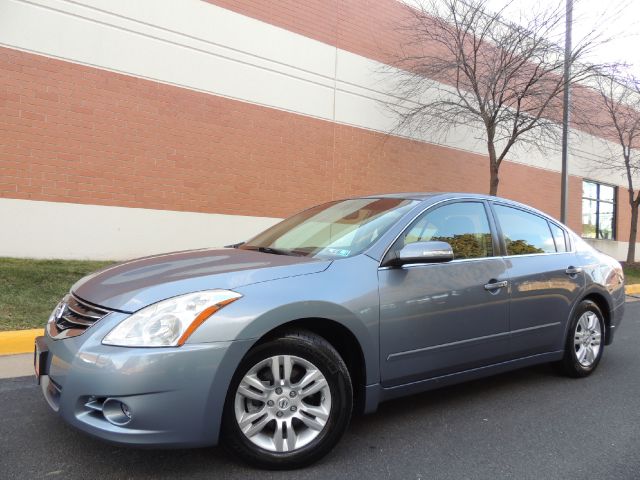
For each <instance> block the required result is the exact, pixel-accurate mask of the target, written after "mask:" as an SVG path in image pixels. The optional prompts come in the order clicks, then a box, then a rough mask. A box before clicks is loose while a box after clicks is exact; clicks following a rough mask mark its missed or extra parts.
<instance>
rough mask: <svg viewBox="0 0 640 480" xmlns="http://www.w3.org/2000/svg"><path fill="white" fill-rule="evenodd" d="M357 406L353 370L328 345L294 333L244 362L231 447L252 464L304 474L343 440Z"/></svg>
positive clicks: (230, 414) (228, 436)
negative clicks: (305, 469) (351, 374)
mask: <svg viewBox="0 0 640 480" xmlns="http://www.w3.org/2000/svg"><path fill="white" fill-rule="evenodd" d="M352 407H353V393H352V386H351V380H350V377H349V371H348V370H347V367H346V365H345V363H344V361H343V360H342V358H341V357H340V355H339V354H338V352H337V351H336V350H335V349H334V348H333V347H332V346H331V344H329V343H328V342H327V341H326V340H325V339H324V338H322V337H320V336H318V335H315V334H313V333H310V332H299V331H295V332H289V333H286V334H284V335H283V336H281V337H279V338H276V339H274V340H271V341H269V342H267V343H263V344H261V345H258V346H257V347H255V348H254V349H253V350H251V351H250V352H249V354H248V355H247V357H246V358H245V359H244V360H243V361H242V363H241V364H240V366H239V367H238V370H237V371H236V374H235V375H234V378H233V380H232V382H231V386H230V388H229V393H228V394H227V400H226V404H225V411H224V420H223V429H224V430H223V433H224V437H225V444H226V445H228V446H229V447H230V448H231V449H232V450H233V451H234V452H235V453H237V454H238V455H240V457H242V458H243V459H244V460H247V461H249V462H250V463H252V464H254V465H256V466H259V467H262V468H272V469H291V468H299V467H303V466H305V465H308V464H310V463H313V462H315V461H316V460H318V459H320V458H321V457H323V456H324V455H326V454H327V453H328V452H329V451H330V450H331V449H332V448H333V446H335V444H336V443H337V442H338V440H339V439H340V438H341V437H342V434H343V433H344V431H345V429H346V428H347V425H348V423H349V420H350V418H351V410H352Z"/></svg>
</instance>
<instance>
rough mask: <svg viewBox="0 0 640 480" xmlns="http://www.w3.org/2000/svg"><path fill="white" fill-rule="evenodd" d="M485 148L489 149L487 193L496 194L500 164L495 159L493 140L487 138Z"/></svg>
mask: <svg viewBox="0 0 640 480" xmlns="http://www.w3.org/2000/svg"><path fill="white" fill-rule="evenodd" d="M487 148H488V150H489V195H498V184H499V183H500V178H499V176H498V171H499V168H500V165H499V164H498V161H497V159H496V147H495V145H494V144H493V141H491V140H489V141H488V142H487Z"/></svg>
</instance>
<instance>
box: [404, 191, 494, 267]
mask: <svg viewBox="0 0 640 480" xmlns="http://www.w3.org/2000/svg"><path fill="white" fill-rule="evenodd" d="M398 240H399V243H398V244H396V245H395V246H394V247H395V250H396V251H399V250H401V249H402V247H404V246H405V245H407V244H409V243H413V242H428V241H436V240H437V241H442V242H447V243H448V244H449V245H451V248H452V249H453V256H454V258H456V259H460V258H482V257H491V256H493V243H492V238H491V229H490V227H489V221H488V220H487V213H486V211H485V208H484V205H483V204H482V203H480V202H460V203H450V204H447V205H443V206H442V207H437V208H435V209H433V210H429V211H428V212H426V213H423V214H422V215H421V216H420V217H418V218H417V219H416V220H415V221H414V222H413V223H412V224H411V226H410V227H409V228H408V229H407V230H406V231H405V233H404V235H403V236H401V237H400V238H399V239H398Z"/></svg>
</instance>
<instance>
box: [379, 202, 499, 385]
mask: <svg viewBox="0 0 640 480" xmlns="http://www.w3.org/2000/svg"><path fill="white" fill-rule="evenodd" d="M487 209H488V206H487V205H486V204H485V203H484V202H482V201H455V202H450V203H446V204H443V205H438V206H435V207H433V208H432V209H429V210H428V211H427V212H426V213H423V214H421V215H420V216H419V217H418V218H417V219H416V220H414V222H413V223H412V224H411V225H410V226H409V227H408V228H407V229H406V230H405V232H404V233H403V234H402V235H401V236H400V237H399V238H398V240H397V241H396V242H395V243H394V245H393V246H392V247H391V249H390V252H397V251H399V250H400V249H401V248H402V247H403V246H404V245H406V244H408V243H411V242H416V241H429V240H440V241H445V242H447V243H449V244H450V245H451V246H452V248H453V251H454V260H453V261H451V262H447V263H437V264H422V265H406V266H404V267H393V268H389V267H382V268H380V269H379V271H378V279H379V293H380V347H381V348H380V352H381V359H380V364H381V370H382V383H383V385H384V386H392V385H399V384H404V383H410V382H412V381H416V380H421V379H426V378H432V377H436V376H440V375H446V374H448V373H452V372H456V371H462V370H467V369H472V368H477V367H480V366H484V365H489V364H492V363H496V362H499V361H501V360H503V359H505V358H506V357H507V356H508V351H509V319H508V305H509V293H508V284H507V281H508V278H507V276H506V267H505V263H504V260H503V259H502V258H501V257H499V256H495V255H497V252H496V246H497V242H496V239H495V236H494V234H493V233H492V229H491V227H490V223H489V217H488V215H487ZM388 255H389V254H388ZM383 263H384V262H383Z"/></svg>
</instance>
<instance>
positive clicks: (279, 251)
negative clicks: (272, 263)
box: [243, 246, 302, 257]
mask: <svg viewBox="0 0 640 480" xmlns="http://www.w3.org/2000/svg"><path fill="white" fill-rule="evenodd" d="M243 248H246V249H247V250H257V251H258V252H262V253H271V254H273V255H290V256H293V257H301V256H302V255H300V254H299V253H296V252H294V251H292V250H282V249H280V248H273V247H253V246H250V247H243Z"/></svg>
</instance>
